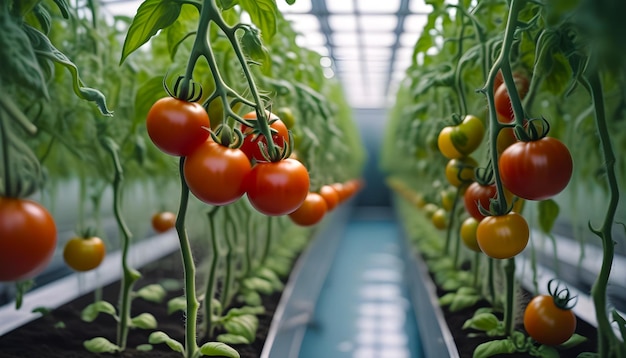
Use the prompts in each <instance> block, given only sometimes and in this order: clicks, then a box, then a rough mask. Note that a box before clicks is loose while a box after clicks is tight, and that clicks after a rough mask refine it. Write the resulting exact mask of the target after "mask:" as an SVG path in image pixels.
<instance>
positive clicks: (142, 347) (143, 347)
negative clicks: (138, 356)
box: [136, 344, 154, 352]
mask: <svg viewBox="0 0 626 358" xmlns="http://www.w3.org/2000/svg"><path fill="white" fill-rule="evenodd" d="M136 349H137V350H138V351H140V352H150V351H151V350H152V349H154V347H153V346H152V344H140V345H138V346H137V347H136Z"/></svg>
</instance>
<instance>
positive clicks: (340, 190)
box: [330, 183, 348, 203]
mask: <svg viewBox="0 0 626 358" xmlns="http://www.w3.org/2000/svg"><path fill="white" fill-rule="evenodd" d="M330 186H331V187H332V188H333V189H335V191H336V192H337V195H338V196H339V203H342V202H344V201H346V200H347V199H348V195H347V194H348V192H347V191H346V189H345V188H344V185H343V183H332V184H330Z"/></svg>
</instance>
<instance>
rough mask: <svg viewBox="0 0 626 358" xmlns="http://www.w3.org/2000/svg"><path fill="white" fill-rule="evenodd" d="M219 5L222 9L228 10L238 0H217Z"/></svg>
mask: <svg viewBox="0 0 626 358" xmlns="http://www.w3.org/2000/svg"><path fill="white" fill-rule="evenodd" d="M219 3H220V7H221V8H222V9H224V10H228V9H230V8H232V7H234V6H235V5H237V4H238V3H239V1H238V0H219Z"/></svg>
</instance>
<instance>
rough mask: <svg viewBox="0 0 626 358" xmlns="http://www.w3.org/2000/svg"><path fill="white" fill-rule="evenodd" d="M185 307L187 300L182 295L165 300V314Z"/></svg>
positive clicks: (182, 309)
mask: <svg viewBox="0 0 626 358" xmlns="http://www.w3.org/2000/svg"><path fill="white" fill-rule="evenodd" d="M186 308H187V300H186V299H185V297H184V296H180V297H175V298H172V299H171V300H169V301H168V302H167V314H172V313H174V312H176V311H185V309H186Z"/></svg>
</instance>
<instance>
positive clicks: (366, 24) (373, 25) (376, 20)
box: [359, 15, 398, 32]
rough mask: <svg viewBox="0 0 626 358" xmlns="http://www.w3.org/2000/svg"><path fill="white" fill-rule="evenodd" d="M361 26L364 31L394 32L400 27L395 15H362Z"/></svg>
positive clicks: (360, 18)
mask: <svg viewBox="0 0 626 358" xmlns="http://www.w3.org/2000/svg"><path fill="white" fill-rule="evenodd" d="M359 24H360V26H361V29H362V30H364V31H372V32H374V31H381V32H383V31H393V30H395V29H396V26H398V19H397V18H396V17H395V16H393V15H361V16H359Z"/></svg>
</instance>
